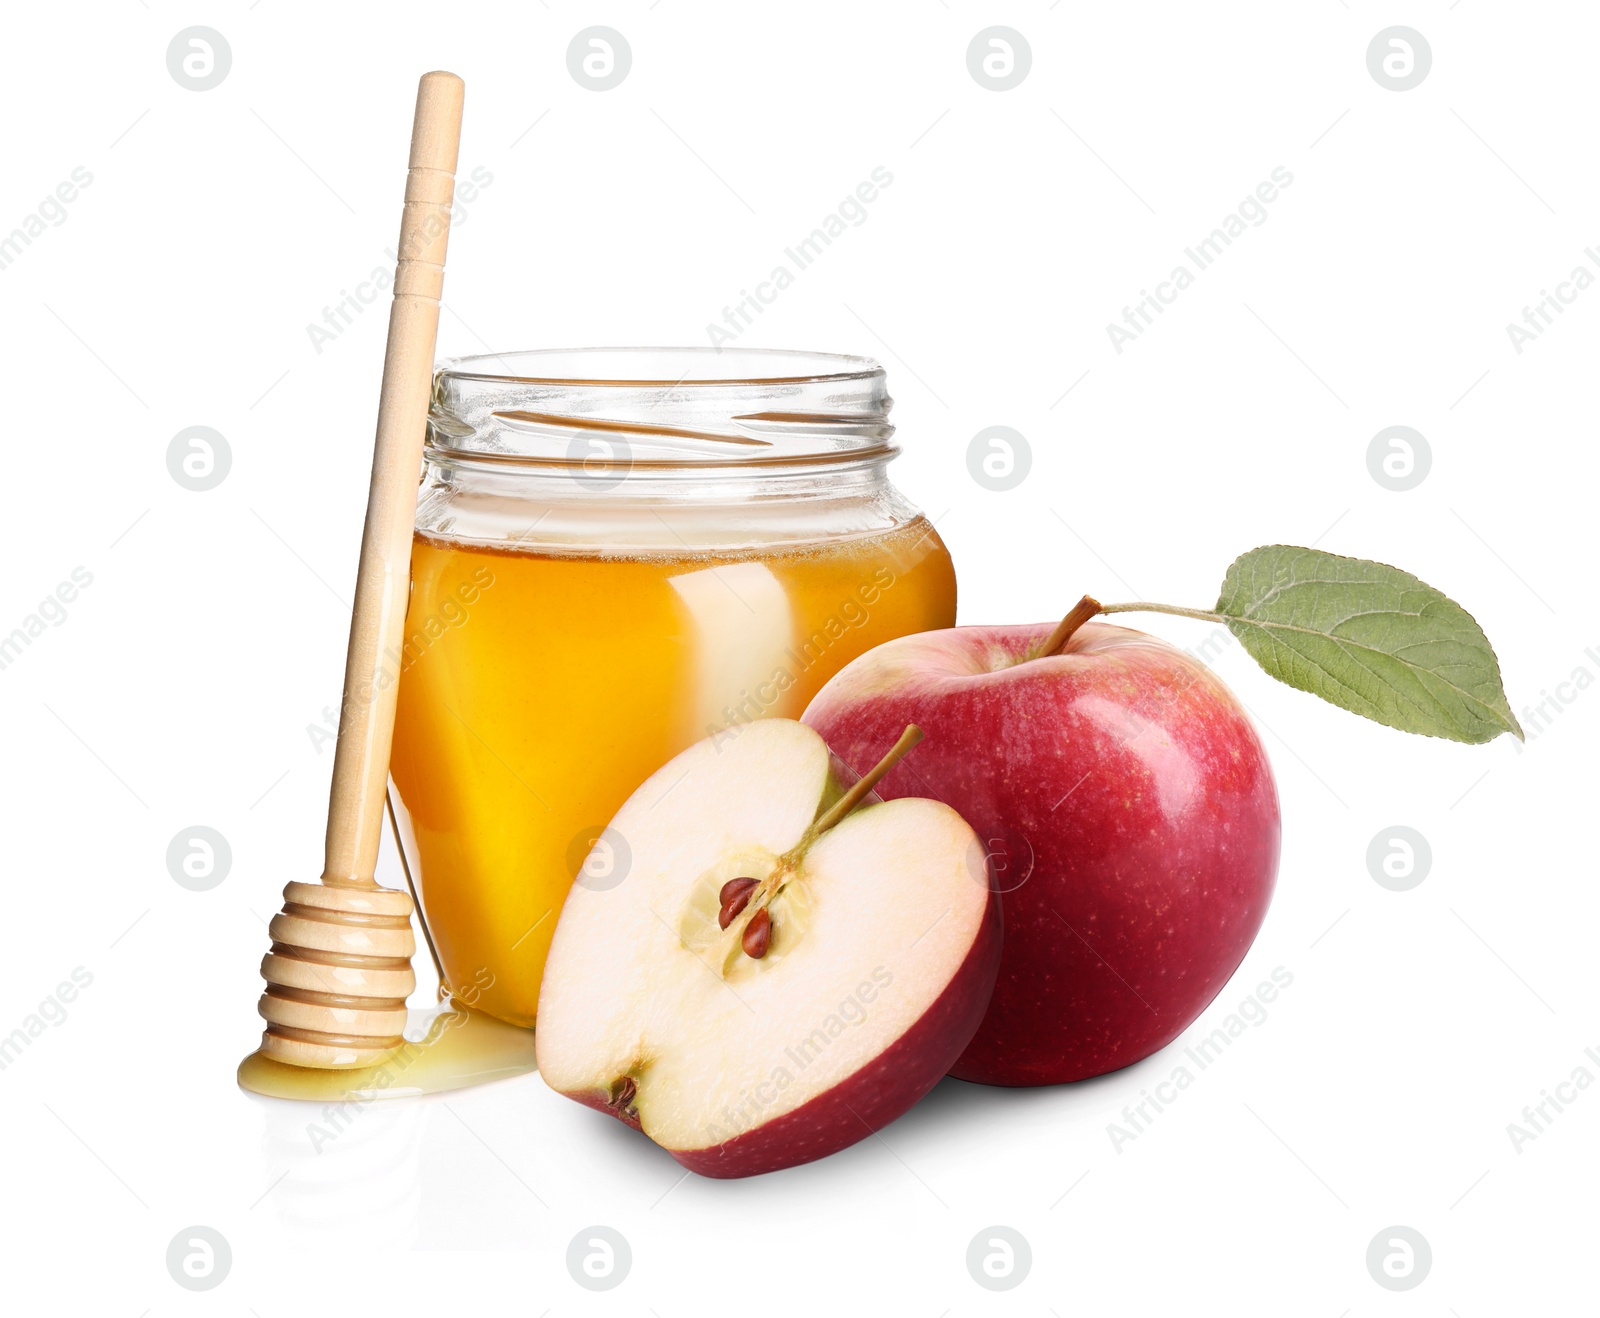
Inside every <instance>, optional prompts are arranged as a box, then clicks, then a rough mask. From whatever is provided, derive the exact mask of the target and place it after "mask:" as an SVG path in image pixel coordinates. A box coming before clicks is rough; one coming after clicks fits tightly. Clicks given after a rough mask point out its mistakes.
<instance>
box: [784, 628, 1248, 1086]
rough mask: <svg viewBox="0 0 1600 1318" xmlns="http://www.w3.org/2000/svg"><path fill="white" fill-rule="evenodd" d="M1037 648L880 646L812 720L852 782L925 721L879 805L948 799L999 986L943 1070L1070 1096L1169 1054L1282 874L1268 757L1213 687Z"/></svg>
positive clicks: (1191, 671)
mask: <svg viewBox="0 0 1600 1318" xmlns="http://www.w3.org/2000/svg"><path fill="white" fill-rule="evenodd" d="M1051 632H1052V624H1050V623H1040V624H1038V625H1037V626H1022V627H958V628H954V629H952V630H949V631H937V632H923V633H921V634H918V635H913V636H906V637H903V638H901V639H899V640H895V641H890V642H888V643H887V644H885V645H880V646H879V647H878V648H877V649H875V650H872V651H869V652H868V653H867V654H864V655H862V656H861V657H860V658H858V659H856V660H855V661H854V662H853V663H851V664H850V665H849V666H848V667H846V668H845V669H844V670H843V671H842V672H840V673H839V674H838V675H837V676H835V677H834V678H833V680H832V681H830V682H829V683H828V684H827V686H825V687H824V688H823V689H822V690H821V691H820V692H819V693H818V694H817V697H816V699H814V700H813V701H812V702H811V705H810V708H808V709H807V710H806V712H805V715H804V722H806V723H808V724H810V725H811V726H812V727H814V728H815V729H816V730H817V731H818V732H820V733H821V734H822V737H823V739H824V740H825V741H826V742H827V743H828V744H829V745H830V746H831V747H832V748H833V749H834V751H835V752H837V753H838V754H839V755H840V756H841V757H842V758H843V759H844V760H845V762H846V763H847V764H852V765H859V764H861V763H863V762H865V763H870V762H871V760H872V759H873V758H874V756H875V755H876V753H877V751H878V749H879V748H881V747H882V745H883V744H884V742H885V740H886V739H887V738H892V737H893V736H894V734H895V733H896V732H898V730H899V729H900V728H902V727H904V726H905V725H906V724H907V723H908V722H914V723H916V724H918V725H920V726H921V727H922V728H924V729H925V730H926V732H927V740H926V741H924V742H923V744H922V746H921V747H920V748H919V750H918V752H917V755H916V759H915V762H914V763H912V762H909V761H908V762H904V763H901V764H899V765H897V766H896V767H895V768H894V769H893V770H891V771H890V773H889V774H888V776H887V777H885V778H884V779H883V780H882V782H880V783H879V785H878V791H879V792H880V793H881V794H882V795H883V796H884V797H885V798H886V799H892V798H894V797H898V796H918V797H933V798H935V799H937V800H940V801H944V802H945V803H946V804H948V805H950V806H953V807H954V808H955V809H956V810H957V811H959V812H960V814H961V815H962V816H963V817H964V818H965V819H966V820H967V821H968V822H969V823H970V824H971V825H972V826H973V828H975V829H976V830H977V832H978V836H979V837H980V838H981V839H983V841H984V843H985V845H986V847H987V849H988V851H989V854H990V857H991V859H992V861H993V863H994V866H995V868H996V870H997V872H998V883H997V886H998V887H999V889H1000V892H1001V907H1002V911H1003V916H1004V920H1003V924H1004V930H1005V936H1004V937H1005V941H1004V946H1003V949H1002V953H1001V962H1000V976H999V979H998V981H997V982H996V985H995V990H994V996H993V998H992V999H991V1001H990V1004H989V1010H988V1014H987V1015H986V1016H985V1018H984V1021H983V1024H982V1025H981V1026H980V1027H979V1029H978V1032H977V1034H976V1035H975V1036H974V1038H973V1040H972V1042H971V1043H970V1044H969V1045H968V1047H967V1050H966V1052H964V1053H963V1054H962V1055H961V1057H960V1059H959V1060H958V1061H957V1062H956V1064H955V1066H954V1067H953V1068H952V1069H951V1072H950V1073H951V1074H952V1075H955V1076H958V1077H960V1078H961V1079H964V1080H974V1081H979V1082H981V1083H984V1084H993V1085H1046V1084H1058V1083H1061V1082H1063V1081H1068V1080H1082V1079H1084V1078H1086V1077H1088V1076H1094V1075H1100V1074H1102V1073H1103V1072H1106V1071H1114V1070H1116V1069H1117V1068H1119V1067H1123V1066H1128V1065H1130V1064H1131V1063H1133V1062H1137V1061H1139V1060H1140V1059H1141V1058H1143V1057H1148V1056H1149V1055H1150V1054H1151V1053H1153V1052H1155V1051H1156V1050H1157V1049H1158V1048H1161V1047H1162V1046H1164V1045H1165V1044H1167V1043H1170V1042H1171V1041H1172V1040H1173V1039H1174V1038H1176V1037H1177V1035H1178V1034H1179V1033H1180V1032H1181V1031H1182V1030H1183V1029H1184V1028H1185V1027H1186V1026H1187V1025H1188V1024H1189V1023H1190V1022H1191V1021H1193V1020H1194V1018H1195V1017H1196V1016H1198V1015H1199V1014H1200V1012H1201V1011H1202V1010H1204V1008H1205V1007H1206V1005H1207V1004H1208V1003H1209V1002H1210V1001H1211V1000H1212V999H1213V998H1214V997H1215V996H1216V995H1217V993H1218V991H1219V990H1221V988H1222V986H1223V985H1224V984H1225V983H1226V982H1227V980H1228V978H1229V977H1230V976H1231V975H1232V974H1233V972H1234V970H1235V969H1237V968H1238V965H1239V962H1240V961H1241V960H1242V959H1243V958H1244V954H1245V952H1246V951H1247V950H1248V949H1249V947H1250V943H1251V940H1252V939H1254V938H1255V935H1256V931H1257V930H1258V929H1259V928H1260V927H1261V921H1262V919H1263V917H1264V916H1265V915H1266V911H1267V903H1268V901H1269V900H1270V899H1271V896H1272V888H1273V882H1274V879H1275V877H1276V874H1277V868H1278V840H1279V826H1278V796H1277V790H1276V788H1275V786H1274V784H1273V780H1272V771H1271V769H1270V767H1269V766H1268V763H1267V756H1266V752H1265V750H1264V749H1263V748H1262V745H1261V741H1260V739H1259V738H1258V737H1257V736H1256V732H1255V729H1254V728H1253V727H1252V726H1251V723H1250V720H1249V718H1248V717H1247V716H1246V714H1245V712H1244V710H1243V709H1241V708H1240V706H1239V703H1238V701H1237V700H1235V699H1234V697H1233V694H1232V693H1231V692H1230V691H1229V690H1228V689H1227V688H1226V687H1225V686H1224V685H1223V684H1222V682H1221V681H1220V680H1219V679H1218V678H1217V677H1216V675H1215V674H1213V673H1212V672H1211V670H1210V669H1209V668H1207V667H1206V666H1205V665H1204V664H1202V663H1200V662H1199V661H1198V660H1196V659H1193V658H1191V657H1190V656H1189V655H1187V654H1185V653H1184V652H1183V651H1181V650H1179V649H1177V648H1175V647H1174V646H1171V645H1168V644H1167V643H1166V642H1164V641H1160V640H1157V639H1156V638H1155V637H1152V636H1146V635H1144V634H1143V633H1141V632H1136V631H1130V630H1128V629H1126V628H1122V627H1112V626H1108V625H1106V624H1103V623H1086V624H1084V625H1082V626H1080V627H1079V628H1078V629H1077V630H1076V631H1074V632H1073V633H1072V634H1071V636H1070V638H1069V639H1068V640H1067V642H1066V644H1065V646H1064V648H1062V650H1061V651H1060V652H1059V653H1055V654H1049V655H1046V654H1044V653H1043V651H1044V649H1045V642H1046V640H1047V638H1048V637H1049V636H1050V634H1051Z"/></svg>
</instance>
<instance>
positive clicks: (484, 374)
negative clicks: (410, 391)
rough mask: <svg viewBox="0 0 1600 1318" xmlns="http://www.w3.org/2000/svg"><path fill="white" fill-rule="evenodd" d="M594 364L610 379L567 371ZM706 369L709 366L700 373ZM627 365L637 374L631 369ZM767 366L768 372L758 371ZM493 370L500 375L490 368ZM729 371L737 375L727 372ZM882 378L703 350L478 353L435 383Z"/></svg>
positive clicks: (869, 372)
mask: <svg viewBox="0 0 1600 1318" xmlns="http://www.w3.org/2000/svg"><path fill="white" fill-rule="evenodd" d="M589 362H594V363H597V364H598V363H600V362H611V363H615V365H613V366H612V369H611V370H610V371H608V372H607V373H605V374H596V373H593V372H592V370H573V369H571V367H570V366H569V365H568V364H569V363H571V364H579V363H589ZM669 363H670V365H669ZM701 363H704V364H705V366H704V367H702V366H701ZM719 363H722V364H725V368H724V369H722V370H720V371H717V372H716V373H715V374H703V373H699V372H700V371H702V370H706V369H709V368H711V367H713V366H716V365H717V364H719ZM679 364H683V365H684V370H683V371H682V372H681V373H678V372H676V371H675V368H676V366H677V365H679ZM628 366H631V367H632V369H625V367H628ZM763 366H764V367H766V368H767V369H758V368H760V367H763ZM490 367H498V369H488V368H490ZM730 367H731V368H735V369H731V370H730V369H727V368H730ZM738 367H743V369H737V368H738ZM541 368H542V369H541ZM883 374H884V369H883V366H882V364H881V363H880V362H878V361H877V360H875V359H874V358H871V357H862V356H857V355H855V354H852V353H839V352H814V351H809V350H802V349H792V348H721V347H701V346H697V345H696V346H686V347H656V348H646V347H632V348H629V347H621V348H604V347H589V348H530V349H525V350H522V351H518V352H503V353H475V354H472V355H469V356H465V357H448V358H445V359H444V360H443V361H441V362H440V363H439V364H438V366H437V368H436V370H435V378H436V379H439V378H452V379H473V380H503V381H506V382H507V383H515V384H539V385H557V386H560V385H568V386H582V387H585V388H607V387H610V388H625V389H678V388H689V387H693V388H716V387H730V386H732V387H738V386H749V385H784V384H818V383H829V382H836V381H848V380H869V379H871V378H873V377H874V376H881V375H883Z"/></svg>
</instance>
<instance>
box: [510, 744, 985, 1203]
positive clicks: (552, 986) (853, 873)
mask: <svg viewBox="0 0 1600 1318" xmlns="http://www.w3.org/2000/svg"><path fill="white" fill-rule="evenodd" d="M899 733H900V729H899V728H897V729H895V731H894V733H892V734H891V735H890V736H889V737H888V738H886V739H885V742H884V745H883V746H879V747H878V748H877V749H878V751H879V752H881V751H882V750H883V749H884V746H887V745H888V744H889V743H890V742H892V741H893V740H894V737H895V736H896V735H898V734H899ZM847 780H850V782H853V779H852V778H851V775H849V774H848V771H845V770H843V768H842V765H840V763H839V762H838V761H837V760H835V759H834V758H833V757H832V756H831V755H830V753H829V750H828V747H827V745H826V744H825V743H824V741H823V739H822V738H821V737H819V736H818V735H817V734H816V733H815V732H813V731H812V730H811V729H810V728H807V727H804V726H803V725H801V724H800V723H797V722H794V721H792V720H788V719H767V720H761V721H758V722H755V723H750V724H746V725H743V726H742V727H740V728H737V729H735V730H733V731H732V732H726V733H722V734H719V735H718V736H717V737H713V738H708V739H707V740H705V741H702V742H699V743H697V744H696V745H694V746H691V747H690V748H689V749H688V750H686V751H684V752H683V753H682V754H681V755H679V756H677V757H676V758H675V759H673V760H672V761H670V762H669V763H668V764H667V765H666V766H665V767H664V768H662V769H661V770H659V771H658V772H657V773H656V774H655V775H653V776H652V777H651V778H650V779H648V780H647V781H646V782H645V783H644V784H643V785H642V786H641V787H640V788H639V789H638V791H636V792H635V793H634V794H633V796H632V797H630V798H629V800H628V801H627V803H626V804H624V806H623V807H622V809H621V811H619V812H618V814H617V816H616V818H615V819H613V820H612V822H611V824H610V826H609V827H608V828H607V829H606V830H605V833H604V834H603V835H602V839H601V841H600V842H599V843H597V844H596V852H598V851H599V849H600V848H601V847H605V848H607V849H608V851H607V855H606V864H604V865H601V866H598V867H597V868H596V870H595V871H594V872H595V873H596V874H597V875H600V876H601V877H598V878H589V877H586V875H587V874H588V873H589V869H590V867H589V866H588V864H587V863H586V866H585V870H584V871H582V872H580V875H579V878H578V881H577V882H576V883H575V884H574V885H573V887H572V890H571V892H570V893H569V894H568V897H567V901H566V905H565V906H564V907H563V909H562V912H561V918H560V922H559V923H558V924H557V926H556V931H555V936H554V939H553V941H552V943H551V946H550V955H549V960H548V961H547V963H546V965H545V971H544V981H543V984H542V986H541V987H540V990H539V1014H538V1022H537V1030H536V1034H535V1039H536V1047H537V1051H538V1061H539V1070H540V1072H541V1073H542V1074H543V1076H544V1079H545V1082H546V1083H547V1084H549V1085H550V1086H551V1087H552V1088H554V1089H556V1090H558V1091H559V1092H561V1093H563V1094H565V1095H567V1096H568V1097H570V1098H573V1099H576V1100H577V1101H578V1102H580V1103H585V1104H587V1105H588V1106H590V1107H594V1108H598V1109H600V1110H601V1111H604V1112H609V1113H610V1114H611V1115H613V1116H615V1117H617V1118H618V1119H620V1120H622V1121H624V1122H626V1123H627V1124H628V1125H630V1126H633V1127H634V1128H635V1129H637V1130H640V1131H642V1132H643V1133H644V1134H646V1135H648V1136H649V1137H650V1138H651V1139H653V1140H654V1141H655V1142H656V1143H657V1144H659V1145H661V1146H662V1147H663V1148H665V1149H666V1150H667V1151H668V1152H670V1153H671V1154H672V1156H673V1157H674V1158H676V1159H677V1160H678V1161H679V1162H680V1163H682V1164H683V1165H684V1166H685V1167H688V1168H690V1169H691V1170H693V1171H696V1172H699V1173H701V1174H702V1175H706V1176H717V1177H732V1176H749V1175H753V1174H755V1173H759V1172H768V1171H776V1170H778V1169H780V1168H783V1167H790V1166H794V1165H795V1164H797V1163H803V1162H809V1161H811V1160H813V1159H815V1158H821V1157H823V1156H825V1155H827V1154H830V1153H834V1152H836V1151H838V1150H839V1149H842V1148H844V1147H846V1146H847V1145H850V1144H854V1143H855V1142H856V1141H858V1140H861V1139H864V1138H866V1137H867V1136H868V1135H870V1134H872V1133H873V1132H874V1131H876V1130H878V1129H880V1128H881V1127H882V1126H884V1125H886V1124H887V1123H888V1122H891V1121H893V1120H894V1119H895V1118H896V1117H898V1116H899V1115H900V1114H901V1113H903V1112H904V1111H905V1110H906V1109H907V1108H909V1107H910V1106H911V1105H912V1104H913V1103H915V1102H916V1101H917V1100H918V1099H919V1098H921V1097H922V1096H923V1095H924V1094H925V1093H927V1091H928V1090H929V1089H931V1088H932V1087H933V1086H934V1085H935V1084H936V1083H938V1081H939V1079H940V1078H941V1077H942V1076H943V1075H944V1074H945V1073H946V1072H947V1071H948V1070H949V1068H950V1066H951V1064H952V1063H953V1062H954V1061H955V1060H956V1058H957V1057H958V1056H959V1055H960V1053H961V1051H962V1049H964V1048H965V1047H966V1045H967V1043H968V1042H969V1040H970V1039H971V1038H972V1035H973V1032H974V1031H975V1030H976V1029H977V1027H978V1022H979V1021H980V1020H981V1019H982V1017H983V1013H984V1009H985V1007H986V1006H987V1004H988V1001H989V994H990V990H991V989H992V987H993V984H994V977H995V974H996V971H997V969H998V966H999V959H1000V927H999V905H998V899H997V898H996V896H995V894H994V893H993V891H992V889H991V887H990V884H989V876H988V872H987V868H986V865H985V857H984V850H983V847H982V846H981V845H980V843H979V841H978V838H977V836H976V835H975V834H974V833H973V831H972V829H971V828H969V827H968V826H967V824H966V823H965V822H964V821H963V820H962V819H961V817H960V816H959V815H958V814H957V813H956V812H955V811H954V810H952V809H950V807H949V806H946V805H942V804H940V803H938V802H936V801H925V800H915V799H909V800H898V801H893V802H883V801H881V800H878V799H877V798H874V797H870V796H869V797H867V798H866V801H865V803H863V804H862V805H861V806H860V807H859V808H856V809H854V810H852V811H851V812H850V813H848V814H845V815H844V817H843V818H842V819H840V820H839V821H838V822H837V823H833V824H832V825H831V826H827V823H826V821H827V819H828V816H829V815H830V814H831V813H833V811H832V810H831V808H832V807H834V806H835V803H837V802H839V801H840V798H841V797H842V796H844V795H845V793H846V791H847V787H848V785H849V782H847ZM819 823H821V824H823V825H824V831H820V832H819V831H818V825H819ZM595 854H596V853H594V852H592V853H591V859H593V858H594V856H595ZM742 878H754V879H756V880H758V883H757V886H756V887H755V888H754V889H752V890H750V891H749V892H748V893H746V894H745V904H744V905H743V906H742V907H741V908H740V909H739V910H738V912H737V914H735V915H733V916H732V917H731V918H729V919H727V920H726V921H719V918H718V917H719V914H721V913H723V912H724V911H725V908H726V906H727V904H728V903H727V899H726V897H727V894H728V893H734V894H738V893H741V891H742V890H743V889H744V888H745V887H747V885H739V884H735V883H734V881H735V880H738V879H742ZM733 904H734V905H737V902H736V901H735V902H734V903H733ZM762 912H764V913H765V917H766V920H767V921H768V922H769V925H770V928H769V933H768V938H769V940H770V941H768V943H767V945H766V948H765V951H764V952H762V953H761V955H759V956H752V955H750V954H749V952H747V951H746V948H747V947H754V948H755V949H756V950H757V951H758V952H761V942H760V940H759V939H756V938H754V937H753V936H752V937H751V938H750V939H747V937H746V935H747V934H751V932H752V931H751V922H752V921H753V920H757V919H759V918H760V914H759V913H762ZM724 925H725V927H724Z"/></svg>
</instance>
